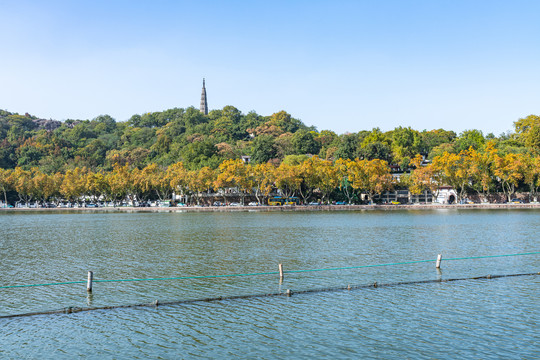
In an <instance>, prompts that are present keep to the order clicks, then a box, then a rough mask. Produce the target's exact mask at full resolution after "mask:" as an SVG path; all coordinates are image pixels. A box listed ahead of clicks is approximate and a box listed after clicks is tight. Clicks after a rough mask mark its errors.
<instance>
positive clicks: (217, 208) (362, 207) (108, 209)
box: [0, 203, 540, 213]
mask: <svg viewBox="0 0 540 360" xmlns="http://www.w3.org/2000/svg"><path fill="white" fill-rule="evenodd" d="M462 209H483V210H496V209H540V203H538V204H452V205H444V204H418V205H412V204H411V205H298V206H270V205H261V206H204V207H202V206H185V207H184V206H183V207H129V206H124V207H98V208H61V207H57V208H0V213H11V212H50V213H65V212H70V213H85V212H107V213H122V212H126V213H134V212H141V213H144V212H146V213H167V212H168V213H171V212H272V211H359V210H362V211H366V210H367V211H373V210H384V211H395V210H462Z"/></svg>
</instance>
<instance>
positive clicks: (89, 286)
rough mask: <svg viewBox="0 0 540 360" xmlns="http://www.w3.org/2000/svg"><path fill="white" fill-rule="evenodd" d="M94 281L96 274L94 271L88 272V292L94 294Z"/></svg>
mask: <svg viewBox="0 0 540 360" xmlns="http://www.w3.org/2000/svg"><path fill="white" fill-rule="evenodd" d="M93 279H94V273H93V272H92V271H89V272H88V282H87V283H86V291H88V292H92V280H93Z"/></svg>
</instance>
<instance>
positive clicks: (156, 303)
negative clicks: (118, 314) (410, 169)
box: [0, 272, 540, 319]
mask: <svg viewBox="0 0 540 360" xmlns="http://www.w3.org/2000/svg"><path fill="white" fill-rule="evenodd" d="M534 275H540V272H537V273H527V274H506V275H485V276H475V277H469V278H455V279H436V280H418V281H402V282H394V283H386V284H379V283H377V282H374V283H373V284H370V285H350V284H349V285H347V286H346V287H333V288H324V289H307V290H305V289H304V290H298V291H294V292H293V291H292V290H291V289H287V290H286V291H285V292H278V293H269V294H254V295H235V296H218V297H208V298H202V299H188V300H173V301H159V300H157V299H156V300H154V301H153V302H151V303H143V304H129V305H113V306H100V307H66V308H63V309H59V310H48V311H39V312H32V313H24V314H14V315H3V316H0V319H10V318H19V317H28V316H37V315H53V314H73V313H79V312H88V311H95V310H113V309H128V308H137V307H154V308H157V307H158V306H167V305H169V306H171V305H183V304H193V303H198V302H214V301H225V300H238V299H252V298H263V297H272V296H273V297H277V296H287V297H290V296H292V295H293V294H296V295H298V294H310V293H322V292H335V291H344V290H347V291H351V290H358V289H368V288H380V287H395V286H406V285H416V284H430V283H446V282H451V281H464V280H481V279H496V278H505V277H516V276H534Z"/></svg>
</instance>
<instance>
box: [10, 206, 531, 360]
mask: <svg viewBox="0 0 540 360" xmlns="http://www.w3.org/2000/svg"><path fill="white" fill-rule="evenodd" d="M0 226H1V228H2V237H1V239H0V260H1V264H2V271H0V286H5V285H18V284H39V283H53V282H63V281H74V280H75V281H76V280H85V279H86V273H87V271H89V270H92V271H94V276H95V278H96V279H131V278H163V277H178V276H200V275H223V274H239V273H262V272H275V271H277V265H278V264H279V263H283V264H284V267H285V270H303V269H322V268H337V267H351V266H361V265H371V264H383V263H397V262H406V261H412V260H424V259H435V258H436V256H437V254H438V253H442V254H443V258H453V257H467V256H485V255H499V254H514V253H525V252H534V251H538V240H537V234H538V232H539V231H538V230H539V227H540V211H536V210H437V211H393V212H378V211H358V212H294V213H279V212H267V213H264V212H246V213H130V214H116V213H115V214H106V213H92V214H80V213H71V214H69V213H68V214H47V213H24V214H9V213H8V214H2V215H0ZM539 265H540V261H539V257H538V255H529V256H516V257H501V258H492V259H478V260H460V261H446V262H445V261H444V260H443V265H442V271H440V272H439V271H437V270H436V269H435V266H434V263H432V262H426V263H419V264H412V265H399V266H388V267H370V268H360V269H354V270H339V271H317V272H302V273H294V274H286V277H285V279H284V281H283V283H280V281H279V277H278V276H277V275H276V274H271V275H258V276H246V277H224V278H213V279H188V280H166V281H148V282H111V283H95V284H94V291H93V293H92V295H90V296H89V295H88V294H87V293H86V289H85V284H72V285H60V286H43V287H28V288H13V289H0V315H10V314H20V313H26V312H36V311H44V310H52V309H60V308H65V307H69V306H73V307H87V306H91V307H100V306H109V305H125V304H138V303H145V302H152V301H154V300H155V299H159V300H160V301H172V300H184V299H199V298H206V297H217V296H236V295H242V294H245V295H253V294H265V293H278V292H284V291H285V290H286V289H292V290H293V292H294V291H295V290H305V289H327V288H334V287H346V286H347V285H348V284H352V285H364V284H371V283H373V282H374V281H377V282H378V283H379V284H384V283H396V282H400V281H415V280H430V279H449V278H470V277H475V276H484V275H488V274H518V273H531V272H537V271H539V269H540V266H539ZM538 285H539V280H538V277H537V276H525V277H512V278H501V279H491V280H466V281H460V282H448V283H430V284H411V285H403V286H392V287H379V288H370V289H358V290H351V291H331V292H319V293H309V294H297V295H293V296H292V297H284V296H283V297H261V298H249V299H237V300H223V301H215V302H197V303H191V304H183V305H170V306H160V307H158V308H129V309H115V310H97V311H92V312H85V313H76V314H61V315H40V316H32V317H24V318H13V319H0V327H1V328H2V338H3V340H2V344H1V345H2V346H1V347H0V357H7V358H18V357H30V358H32V357H40V358H43V357H45V358H59V357H66V358H71V357H74V356H79V355H80V356H83V355H90V357H95V358H104V357H105V358H148V357H152V358H159V357H161V358H178V357H182V358H191V357H193V358H196V357H203V358H216V357H226V358H253V357H257V358H290V357H292V356H294V357H297V358H313V357H333V358H353V357H354V358H357V357H364V358H366V357H367V358H369V357H372V358H397V357H400V358H407V357H408V358H460V357H462V358H536V357H538V355H539V348H538V346H537V343H538V340H540V338H539V337H540V336H539V332H538V330H537V328H538V324H539V308H540V306H539V305H538V301H537V298H538V295H539V294H540V292H539V287H538Z"/></svg>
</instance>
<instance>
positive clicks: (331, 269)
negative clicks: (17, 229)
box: [0, 251, 540, 289]
mask: <svg viewBox="0 0 540 360" xmlns="http://www.w3.org/2000/svg"><path fill="white" fill-rule="evenodd" d="M537 254H540V251H535V252H527V253H519V254H503V255H484V256H468V257H459V258H447V259H444V258H443V261H452V260H471V259H487V258H497V257H507V256H523V255H537ZM435 261H437V260H436V259H435V260H415V261H404V262H395V263H386V264H371V265H359V266H345V267H333V268H323V269H300V270H285V271H283V273H284V274H293V273H303V272H314V271H336V270H352V269H361V268H371V267H379V266H396V265H410V264H419V263H426V262H435ZM275 274H279V271H269V272H259V273H248V274H224V275H195V276H178V277H163V278H140V279H137V278H136V279H101V280H100V279H94V280H93V282H95V283H97V282H103V283H106V282H126V281H162V280H189V279H215V278H224V277H240V276H260V275H275ZM85 283H86V281H65V282H57V283H45V284H22V285H4V286H0V289H11V288H23V287H31V286H54V285H69V284H85Z"/></svg>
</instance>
